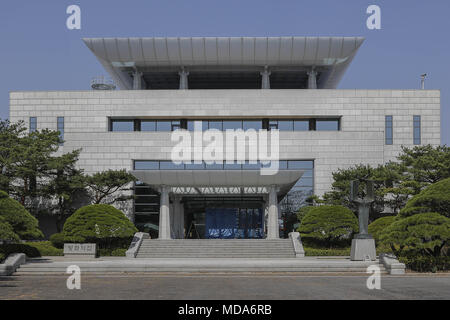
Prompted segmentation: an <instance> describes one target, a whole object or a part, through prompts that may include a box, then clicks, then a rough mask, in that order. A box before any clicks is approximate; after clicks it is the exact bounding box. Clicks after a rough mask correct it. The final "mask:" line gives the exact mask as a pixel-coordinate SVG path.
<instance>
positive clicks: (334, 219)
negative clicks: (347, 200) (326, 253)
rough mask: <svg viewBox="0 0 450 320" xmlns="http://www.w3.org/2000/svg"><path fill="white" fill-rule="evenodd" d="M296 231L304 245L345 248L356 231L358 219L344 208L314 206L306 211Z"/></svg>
mask: <svg viewBox="0 0 450 320" xmlns="http://www.w3.org/2000/svg"><path fill="white" fill-rule="evenodd" d="M298 231H299V232H300V234H301V237H302V240H303V241H304V242H305V243H306V244H308V243H313V244H316V245H321V246H323V247H328V248H330V247H333V246H347V245H348V244H349V243H350V241H351V239H352V235H353V234H354V233H356V232H357V231H358V219H356V216H355V215H354V213H353V212H352V211H351V210H350V209H348V208H346V207H344V206H333V205H323V206H316V207H312V208H311V209H309V210H308V212H307V213H306V215H305V216H304V217H303V219H302V222H301V224H300V227H299V228H298Z"/></svg>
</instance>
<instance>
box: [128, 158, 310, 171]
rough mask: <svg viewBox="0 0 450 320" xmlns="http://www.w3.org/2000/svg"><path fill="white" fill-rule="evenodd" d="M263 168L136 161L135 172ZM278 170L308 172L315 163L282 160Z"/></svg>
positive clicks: (254, 164)
mask: <svg viewBox="0 0 450 320" xmlns="http://www.w3.org/2000/svg"><path fill="white" fill-rule="evenodd" d="M263 167H268V166H267V165H263V164H262V163H261V162H260V161H257V163H249V162H248V161H246V162H245V163H242V164H241V163H236V162H235V163H231V164H229V163H226V162H225V163H214V164H207V163H206V162H204V161H202V163H198V164H196V163H191V164H186V163H182V164H175V163H174V162H172V161H170V160H135V161H134V170H259V169H261V168H263ZM278 168H279V169H280V170H288V169H297V170H306V169H312V168H314V161H312V160H280V161H278Z"/></svg>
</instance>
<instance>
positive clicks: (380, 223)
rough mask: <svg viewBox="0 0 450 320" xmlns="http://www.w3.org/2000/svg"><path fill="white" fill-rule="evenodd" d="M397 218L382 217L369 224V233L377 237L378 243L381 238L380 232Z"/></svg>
mask: <svg viewBox="0 0 450 320" xmlns="http://www.w3.org/2000/svg"><path fill="white" fill-rule="evenodd" d="M395 218H396V217H395V216H387V217H381V218H378V219H376V220H375V221H374V222H372V223H371V224H369V230H368V231H369V234H370V235H371V236H372V237H373V238H374V239H375V241H376V243H377V245H378V241H379V240H380V233H381V232H383V231H384V230H385V229H386V228H387V227H389V226H390V225H391V224H392V223H393V222H394V221H395Z"/></svg>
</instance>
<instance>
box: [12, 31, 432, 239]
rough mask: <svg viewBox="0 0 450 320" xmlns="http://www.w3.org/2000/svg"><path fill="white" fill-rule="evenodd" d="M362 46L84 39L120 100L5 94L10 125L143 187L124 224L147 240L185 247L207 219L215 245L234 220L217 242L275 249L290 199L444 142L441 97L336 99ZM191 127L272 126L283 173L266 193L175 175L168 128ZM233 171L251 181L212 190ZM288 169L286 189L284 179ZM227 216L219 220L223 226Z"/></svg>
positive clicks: (385, 93) (374, 93) (368, 94)
mask: <svg viewBox="0 0 450 320" xmlns="http://www.w3.org/2000/svg"><path fill="white" fill-rule="evenodd" d="M363 40H364V39H362V38H357V37H348V38H343V37H338V38H330V37H323V38H317V37H312V38H306V37H278V38H118V39H116V38H111V39H109V38H108V39H105V38H100V39H84V41H85V43H86V44H87V46H88V47H89V48H90V49H91V51H92V52H93V53H94V54H95V55H96V57H97V58H98V59H99V61H100V62H101V63H102V65H103V66H104V67H105V69H106V70H107V71H108V72H109V73H110V75H111V77H113V78H114V79H115V81H116V83H117V84H118V86H119V87H120V88H121V89H123V90H117V91H109V90H105V91H101V90H93V91H48V92H11V94H10V120H11V121H12V122H16V121H19V120H23V121H24V122H25V124H26V125H29V126H30V129H31V130H35V129H44V128H49V129H54V130H58V129H59V131H62V132H61V134H62V135H63V137H64V140H65V142H64V144H63V145H61V146H60V151H59V152H69V151H72V150H74V149H80V148H81V149H82V152H81V154H80V159H79V162H78V165H79V167H80V168H82V169H84V171H85V173H87V174H92V173H95V172H99V171H104V170H108V169H126V170H128V171H130V172H132V173H133V174H135V176H136V177H138V178H139V179H140V180H143V181H141V182H143V183H145V185H142V184H138V185H136V188H135V192H136V195H137V196H138V200H139V201H138V200H136V201H135V206H134V208H135V210H134V212H131V213H134V214H135V215H136V219H135V223H136V225H137V226H138V228H140V229H142V230H144V231H146V232H148V231H147V229H148V228H149V229H150V230H152V231H153V235H152V237H153V236H158V235H159V237H161V238H164V239H168V238H183V237H191V236H192V235H193V234H194V233H198V230H197V229H195V232H192V233H191V225H193V224H195V223H197V224H198V225H200V224H201V223H198V220H199V219H200V220H202V219H203V220H204V219H205V215H206V220H208V219H210V221H209V222H208V221H206V225H208V223H209V227H210V229H209V230H210V233H209V236H211V237H215V236H217V235H216V233H215V232H216V231H217V230H218V229H219V227H220V226H223V225H224V224H226V223H229V222H230V221H232V220H233V219H234V220H236V221H239V222H238V223H237V225H236V226H235V227H230V228H231V229H233V228H234V229H233V230H237V231H236V232H235V231H230V230H231V229H230V228H228V229H227V230H228V231H230V232H231V233H230V232H228V231H227V232H228V233H227V234H224V233H221V232H222V231H220V232H219V236H217V237H255V238H261V237H264V236H267V237H268V238H277V237H278V236H279V231H280V230H279V229H278V222H279V220H278V219H276V217H277V216H278V217H280V209H279V208H280V201H281V200H283V199H285V200H286V199H289V197H290V195H291V198H293V199H295V197H298V196H297V195H295V192H292V190H298V191H299V194H300V193H301V192H304V193H303V194H302V195H301V196H299V198H302V199H301V201H304V200H305V198H306V196H308V195H310V193H311V192H314V193H315V194H316V195H319V196H320V195H322V194H324V193H325V192H327V191H329V190H330V189H331V184H332V182H333V179H332V173H333V172H334V171H337V170H338V169H344V168H348V167H351V166H354V165H358V164H369V165H372V166H376V165H379V164H383V163H386V162H388V161H390V160H395V159H396V156H397V155H398V154H399V152H400V151H401V147H402V146H406V147H412V146H414V145H425V144H431V145H433V146H437V145H439V144H440V92H439V91H438V90H338V89H335V88H336V86H337V84H338V82H339V80H340V79H341V77H342V76H343V74H344V72H345V70H346V69H347V67H348V65H349V64H350V62H351V60H352V59H353V57H354V56H355V54H356V52H357V50H358V48H359V47H360V45H361V44H362V42H363ZM128 89H134V90H128ZM180 89H182V90H180ZM198 120H201V121H202V122H203V123H204V124H205V123H207V124H208V126H209V128H216V129H217V128H218V129H219V130H225V129H226V128H229V127H230V126H231V127H232V128H233V129H235V128H236V127H237V128H242V129H244V130H245V129H246V128H247V127H250V128H254V129H256V130H271V129H274V128H277V129H279V130H280V131H279V139H280V141H279V142H280V149H279V158H280V161H281V162H282V163H284V164H283V165H284V167H283V165H282V168H281V170H285V171H284V172H283V173H280V174H279V175H278V176H277V177H275V178H274V179H273V181H274V182H273V184H271V183H268V182H267V181H265V182H261V181H263V180H258V179H254V178H255V176H254V174H255V171H253V172H250V171H249V172H246V171H245V170H247V169H255V168H249V167H246V166H244V165H242V166H240V167H238V168H237V167H225V166H222V167H221V168H219V169H220V170H218V168H214V169H216V171H214V170H213V171H211V172H206V171H207V170H206V169H208V167H206V166H204V167H202V168H200V169H205V170H206V171H205V172H203V173H202V174H199V173H198V172H199V171H195V170H198V169H199V168H198V167H197V168H193V167H188V166H184V167H183V168H179V167H173V166H172V167H171V166H170V165H168V164H169V163H170V161H171V153H172V150H173V147H174V146H175V145H176V143H175V142H172V141H171V135H172V131H173V130H176V129H178V128H184V129H187V130H191V127H192V124H193V122H194V121H198ZM246 126H247V127H246ZM198 151H199V150H194V152H198ZM192 169H195V170H192ZM140 170H142V172H140ZM144 170H159V172H156V171H153V172H143V171H144ZM170 170H173V171H170ZM178 170H180V171H179V172H176V171H178ZM183 170H184V171H183ZM208 170H209V169H208ZM236 170H241V175H240V177H241V178H242V177H244V175H247V176H246V177H247V179H244V180H246V181H244V180H242V179H241V180H242V181H239V179H237V178H236V179H228V180H227V183H220V181H222V180H221V177H222V178H224V177H225V178H226V177H232V176H235V177H237V176H236V174H237V173H236ZM290 170H293V171H292V174H294V176H295V177H296V178H295V179H294V180H295V181H294V180H292V181H291V180H289V181H285V180H283V176H284V175H286V174H290V173H289V172H288V171H290ZM205 174H206V175H207V176H208V178H207V179H206V178H205V179H204V180H203V182H198V180H199V179H200V178H201V176H204V175H205ZM158 175H159V177H160V178H158V179H159V180H158V179H156V178H155V177H157V176H158ZM163 175H164V176H163ZM171 175H172V176H173V175H176V176H177V177H176V179H175V178H174V179H172V180H171V178H170V176H171ZM187 177H189V178H187ZM299 177H300V178H299ZM180 179H181V180H180ZM190 179H192V180H190ZM158 181H159V182H158ZM189 181H192V183H190V184H189V183H188V182H189ZM234 181H236V183H233V182H234ZM250 181H254V182H253V183H251V185H249V184H248V183H249V182H250ZM255 181H256V182H255ZM258 181H260V183H259V184H260V185H258ZM277 181H278V182H277ZM296 181H297V182H296ZM269 182H270V181H269ZM186 183H188V184H189V185H185V184H186ZM179 187H183V188H186V187H188V188H189V187H192V188H191V189H190V190H192V193H189V192H186V189H183V190H181V189H179ZM219 187H220V188H222V189H221V191H219V192H218V191H217V190H216V189H220V188H219ZM177 188H178V189H177ZM224 188H225V189H224ZM291 188H292V189H291ZM289 190H291V191H289ZM286 194H287V195H288V196H287V197H286ZM152 199H153V200H152ZM152 201H153V202H152ZM155 201H156V202H155ZM155 203H156V208H155ZM283 203H284V204H285V205H286V206H287V207H288V208H287V209H286V210H291V211H292V212H295V211H296V208H294V209H292V208H291V209H289V201H284V202H283V201H281V204H282V205H283ZM138 207H139V210H137V208H138ZM212 209H214V210H212ZM231 209H233V210H234V209H236V210H237V211H236V210H235V211H232V210H231ZM282 209H283V208H282ZM230 210H231V211H230ZM283 210H284V209H283ZM292 212H291V213H292ZM262 216H263V218H262ZM146 217H147V218H146ZM160 217H162V219H160ZM208 217H209V218H208ZM223 217H228V218H227V219H228V220H227V221H225V220H224V221H222V222H223V223H222V222H221V223H222V225H220V223H219V222H218V221H219V220H220V219H222V218H223ZM211 219H212V220H211ZM139 221H141V222H139ZM211 221H213V222H214V223H212V222H211ZM194 222H195V223H194ZM203 225H205V223H203ZM143 226H144V227H145V228H147V229H145V228H143ZM214 226H215V227H214ZM141 227H142V228H141ZM214 228H216V229H214ZM225 229H226V228H225ZM284 231H286V227H285V230H284ZM289 231H290V230H289ZM208 232H209V231H208ZM208 232H205V234H207V233H208ZM284 236H287V234H286V233H285V234H284Z"/></svg>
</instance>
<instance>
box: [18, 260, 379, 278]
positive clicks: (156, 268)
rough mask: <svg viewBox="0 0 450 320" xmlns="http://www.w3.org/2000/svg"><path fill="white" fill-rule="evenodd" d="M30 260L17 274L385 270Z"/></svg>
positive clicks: (301, 264) (324, 263)
mask: <svg viewBox="0 0 450 320" xmlns="http://www.w3.org/2000/svg"><path fill="white" fill-rule="evenodd" d="M63 259H64V258H62V259H60V261H50V262H38V261H39V260H38V259H37V260H35V261H36V262H33V261H30V262H28V263H26V264H24V265H22V266H21V267H20V268H19V270H18V272H17V273H16V275H38V274H65V272H66V268H67V267H68V266H69V265H73V264H76V265H78V266H79V267H80V269H81V272H82V273H95V274H104V273H126V272H130V273H132V272H137V273H139V272H142V273H146V272H155V273H166V272H169V273H170V272H173V273H195V272H201V273H208V272H210V273H220V272H224V273H227V272H319V273H321V272H322V273H323V272H331V273H333V272H339V273H341V272H354V273H366V268H367V267H368V266H369V265H377V266H379V268H380V271H381V273H383V274H386V270H385V268H384V267H383V266H381V265H379V263H378V262H377V261H373V262H364V261H360V262H357V261H349V260H348V259H345V258H342V259H323V258H320V259H317V258H301V259H296V258H290V259H126V258H123V259H116V260H111V261H107V260H101V261H98V259H95V260H91V261H78V262H77V261H64V260H63Z"/></svg>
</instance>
